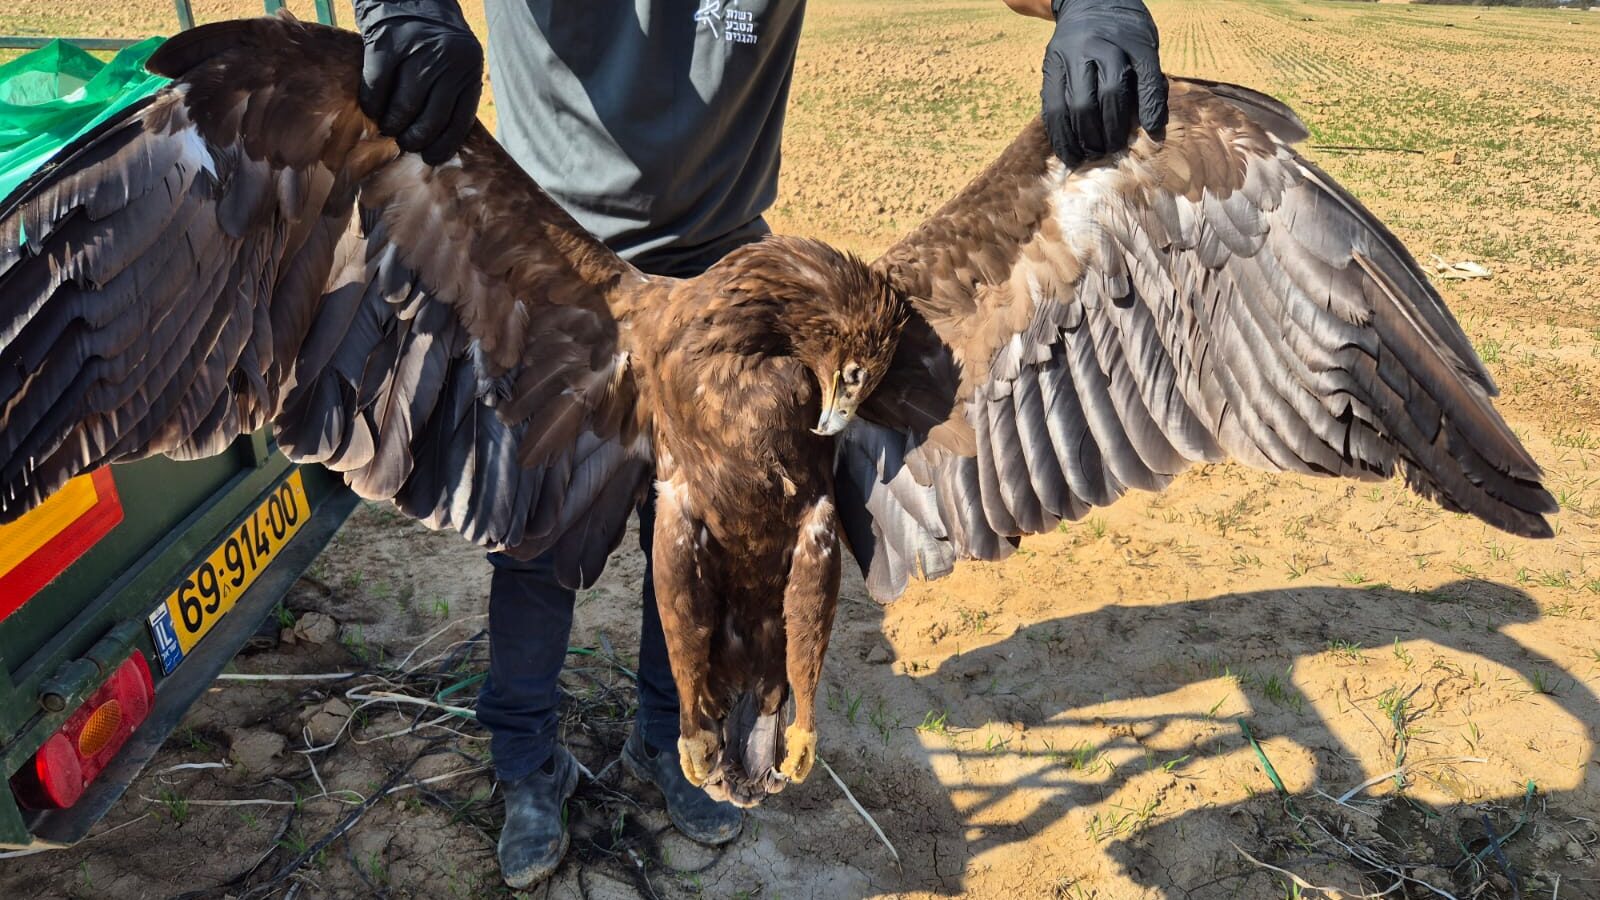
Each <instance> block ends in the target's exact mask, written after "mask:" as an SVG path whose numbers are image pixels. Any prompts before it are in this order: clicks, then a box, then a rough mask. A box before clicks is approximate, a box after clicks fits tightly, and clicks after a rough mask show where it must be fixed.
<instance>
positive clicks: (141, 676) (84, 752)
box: [11, 650, 155, 809]
mask: <svg viewBox="0 0 1600 900" xmlns="http://www.w3.org/2000/svg"><path fill="white" fill-rule="evenodd" d="M154 700H155V685H154V683H153V682H152V680H151V678H150V666H149V664H148V663H146V662H145V661H144V654H142V653H140V652H138V651H137V650H136V651H134V654H133V655H132V656H130V657H128V658H127V659H125V660H123V662H122V665H120V666H118V667H117V670H116V671H115V672H113V673H112V674H111V677H110V678H109V679H107V680H106V683H105V684H103V685H101V686H100V689H99V690H97V691H95V692H94V693H93V694H92V695H90V697H89V699H88V700H86V701H84V704H83V705H82V706H80V707H78V709H77V711H76V712H74V713H73V714H72V716H71V717H70V718H68V719H67V721H66V724H64V725H62V726H61V728H60V730H58V731H57V732H56V733H55V734H52V735H51V736H50V738H49V739H48V740H46V741H45V742H44V746H42V747H40V748H39V752H38V753H35V754H34V755H33V758H32V759H30V760H28V762H27V764H26V765H24V766H23V767H22V769H21V770H19V771H18V772H17V774H15V775H13V776H11V788H12V790H13V791H14V792H15V793H16V795H17V799H18V800H20V801H21V802H22V804H23V805H24V806H27V807H29V808H32V809H65V808H66V807H69V806H71V805H72V804H74V803H77V802H78V798H79V797H82V796H83V791H84V789H85V788H87V787H88V786H89V783H90V782H92V781H94V779H95V777H96V776H98V775H99V774H100V771H101V770H102V769H104V768H105V767H106V766H107V765H108V764H110V762H111V760H112V759H113V758H114V757H115V756H116V755H117V751H118V750H121V749H122V745H123V744H124V743H126V742H127V740H128V735H130V734H133V732H134V729H136V728H138V727H139V725H140V724H141V723H143V722H144V720H145V717H146V716H148V715H150V704H151V703H152V702H154Z"/></svg>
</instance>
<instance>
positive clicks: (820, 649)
mask: <svg viewBox="0 0 1600 900" xmlns="http://www.w3.org/2000/svg"><path fill="white" fill-rule="evenodd" d="M837 526H838V522H837V521H836V519H835V516H834V511H833V502H832V501H831V500H830V499H829V498H827V497H822V498H820V499H818V500H817V502H816V504H815V505H813V506H812V507H811V509H810V510H808V511H807V512H806V515H805V517H804V519H802V521H801V523H800V539H799V540H798V541H796V542H795V548H794V558H793V561H792V562H790V564H789V584H788V586H787V587H786V588H784V592H783V625H784V632H785V636H786V637H787V639H788V675H789V689H790V690H791V691H793V692H794V724H792V725H790V726H789V727H788V729H786V730H785V731H784V733H783V739H784V745H785V747H786V750H785V752H784V757H783V763H782V764H781V765H779V766H778V774H780V775H782V776H783V777H785V778H787V779H789V780H790V781H804V780H805V779H806V776H807V775H809V774H811V766H812V764H813V763H815V762H816V758H817V682H818V681H820V680H821V678H822V657H823V655H824V654H825V653H827V651H828V634H829V632H831V631H832V630H833V614H834V610H835V609H836V608H837V607H838V604H839V530H838V527H837Z"/></svg>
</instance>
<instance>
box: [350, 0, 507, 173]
mask: <svg viewBox="0 0 1600 900" xmlns="http://www.w3.org/2000/svg"><path fill="white" fill-rule="evenodd" d="M355 6H356V24H357V25H358V26H359V27H360V29H361V40H362V43H364V44H365V45H366V55H365V56H364V58H363V60H362V65H361V94H360V102H361V111H362V112H364V113H366V114H367V115H368V116H370V117H371V118H372V119H373V120H374V121H376V122H377V123H378V130H379V131H382V132H383V133H384V134H386V135H388V136H390V137H393V138H394V139H395V143H397V144H399V145H400V149H402V150H405V151H407V152H410V153H420V154H422V161H423V162H425V163H427V164H428V165H431V166H436V165H438V164H439V163H442V162H444V161H445V160H447V159H449V158H450V157H451V156H453V155H455V152H456V150H458V149H460V147H461V142H462V141H465V140H466V139H467V132H468V131H470V130H471V129H472V122H473V119H474V118H475V117H476V116H477V113H478V97H479V95H481V94H482V93H483V48H482V47H481V46H479V44H478V39H477V38H476V37H475V36H473V34H472V30H471V29H469V28H468V27H467V20H466V17H465V16H463V15H462V14H461V7H460V6H459V5H457V3H456V0H355Z"/></svg>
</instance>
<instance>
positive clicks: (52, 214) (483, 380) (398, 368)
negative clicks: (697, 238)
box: [0, 19, 650, 583]
mask: <svg viewBox="0 0 1600 900" xmlns="http://www.w3.org/2000/svg"><path fill="white" fill-rule="evenodd" d="M150 64H151V67H152V69H154V70H155V71H157V72H159V73H161V74H165V75H169V76H172V77H173V78H174V79H176V80H175V81H174V82H173V83H172V84H170V85H169V86H167V87H166V88H165V89H163V90H162V91H161V92H159V93H158V94H157V95H155V96H154V97H152V98H151V99H150V100H149V101H148V102H145V103H143V104H141V105H138V106H136V107H135V108H133V109H130V110H129V111H127V112H125V113H124V114H122V115H120V116H118V117H116V118H114V119H112V120H111V121H109V122H107V123H106V124H105V125H104V126H102V127H100V128H98V129H96V130H95V131H94V132H93V133H92V134H90V135H87V136H86V137H85V138H84V139H82V140H80V141H77V142H75V143H74V145H72V146H71V147H69V148H66V150H65V151H64V152H63V153H62V154H61V155H60V156H58V157H57V159H56V161H55V162H54V163H53V164H52V165H51V166H49V167H48V168H47V169H46V170H44V171H42V172H40V173H39V174H37V175H36V176H35V177H34V178H32V179H31V180H30V181H29V182H28V183H26V184H24V185H23V186H22V187H20V188H19V189H18V190H17V191H16V192H14V193H13V195H12V196H11V197H10V198H9V199H8V200H7V202H6V203H5V205H4V206H3V207H0V522H4V521H8V520H10V519H13V518H16V517H17V516H19V515H21V514H22V513H23V512H25V511H26V510H28V509H30V508H31V507H33V506H35V505H37V504H38V503H39V502H40V501H41V500H42V499H43V498H44V497H45V496H47V495H49V494H50V493H51V492H53V491H54V490H55V489H57V488H58V487H60V486H61V485H62V484H63V483H64V482H65V481H66V480H67V479H69V478H71V477H72V476H74V475H76V474H78V473H80V472H83V471H85V470H88V469H91V468H93V467H96V466H100V465H103V464H106V463H110V462H115V461H117V460H125V459H133V458H138V457H141V456H146V455H150V454H155V453H165V454H168V455H170V456H174V457H179V458H184V457H198V456H205V455H209V454H213V453H217V452H219V451H221V450H222V449H223V448H224V447H225V446H226V445H227V444H228V443H229V442H230V441H231V440H232V439H233V438H234V437H236V436H237V435H239V434H241V433H244V432H248V431H252V430H254V429H256V428H259V427H261V426H263V425H265V424H267V423H269V422H270V423H271V424H272V425H273V427H274V430H275V432H276V435H277V438H278V441H279V443H280V445H281V446H282V447H283V448H284V449H285V451H287V453H288V454H289V455H290V456H291V457H292V458H294V459H296V460H299V461H313V462H320V463H325V464H326V465H328V466H330V467H331V468H334V469H336V470H339V471H341V472H343V473H344V477H345V478H346V480H347V481H348V482H349V483H350V485H351V486H352V487H354V488H355V489H356V491H357V492H359V493H360V494H362V495H363V496H366V497H369V498H381V499H387V500H392V501H393V502H394V503H395V504H396V505H397V506H398V507H399V508H400V509H401V510H402V511H403V512H405V513H407V514H408V515H411V516H414V517H416V518H419V519H421V520H423V521H425V522H427V523H429V524H430V525H433V526H434V527H450V528H455V529H458V530H459V531H461V532H462V533H464V534H465V535H466V536H467V537H469V538H471V539H473V540H475V541H477V542H479V543H481V544H483V545H485V546H488V547H493V548H503V549H510V550H513V551H514V552H517V553H518V554H519V555H531V554H532V553H534V552H537V551H540V550H543V549H546V548H549V547H558V548H559V549H560V550H561V551H562V553H561V558H562V560H563V563H564V565H563V571H562V572H561V573H560V574H561V577H562V578H563V580H565V581H567V582H569V583H578V582H588V581H591V580H592V579H593V578H594V577H595V576H597V575H598V574H599V570H600V567H601V565H603V563H604V560H605V557H606V555H607V554H608V553H609V551H610V550H612V549H613V548H614V547H615V545H616V543H617V541H618V540H619V539H620V536H621V532H622V526H623V524H624V523H625V521H626V518H627V515H628V512H629V511H630V510H631V508H632V504H633V501H634V499H635V498H636V496H637V495H638V493H639V492H640V490H641V489H642V486H643V484H644V483H645V482H644V479H645V478H647V477H648V471H649V467H650V460H649V446H648V441H647V440H646V439H644V438H642V437H641V433H642V432H643V431H644V429H643V427H642V425H643V423H642V422H641V421H640V420H639V416H638V414H637V411H636V410H635V408H634V407H635V403H634V390H633V379H632V376H631V374H630V372H629V370H628V362H627V360H628V346H627V342H626V339H625V337H622V336H620V334H619V333H620V332H621V331H623V330H624V329H622V328H621V327H620V326H621V325H622V324H625V323H626V320H627V317H628V315H629V312H630V304H631V303H633V302H634V300H635V299H637V295H638V293H639V291H640V288H641V286H642V285H646V284H647V281H646V280H645V279H644V278H643V277H642V276H640V275H639V274H638V273H637V272H636V271H634V270H633V269H632V268H631V267H629V266H628V265H627V264H626V263H624V262H622V261H621V260H619V259H618V258H617V257H615V256H614V255H612V254H611V253H610V252H609V251H608V250H606V249H605V247H604V246H603V245H601V244H599V243H598V242H596V241H595V240H593V239H592V238H591V237H590V236H588V235H587V234H585V233H584V232H583V231H582V229H581V228H579V227H578V225H577V224H576V223H574V222H573V221H572V220H571V219H570V218H568V217H567V216H566V214H565V213H563V212H562V211H561V210H560V208H559V207H557V206H556V204H555V203H554V202H553V201H551V200H550V199H549V198H548V197H546V196H545V195H544V194H543V193H542V192H541V191H540V190H539V188H538V187H537V186H536V185H535V184H534V183H533V182H532V181H531V180H530V179H529V178H528V177H527V176H526V175H525V174H524V173H523V172H522V171H521V170H520V169H518V168H517V166H516V165H515V164H514V163H513V162H512V161H511V159H510V158H509V157H508V156H507V155H506V154H505V152H504V151H503V150H502V149H501V148H500V147H499V146H498V145H497V144H495V142H494V141H493V139H492V138H490V137H489V135H488V133H487V132H486V131H484V129H483V128H482V126H475V130H474V131H473V133H472V136H471V138H470V139H469V140H468V141H467V143H466V145H465V146H464V147H463V148H462V149H461V152H460V153H459V155H458V156H457V157H455V158H454V159H452V160H449V161H447V162H445V163H444V164H442V165H440V166H438V167H436V168H430V167H428V166H426V165H425V164H423V163H422V161H421V160H420V158H418V157H416V156H413V155H406V154H401V153H399V152H398V150H397V149H396V147H395V146H394V143H393V142H392V141H390V140H387V139H384V138H381V137H380V136H379V135H378V134H377V133H376V128H375V126H374V125H373V123H371V122H370V121H369V120H367V119H366V118H365V117H364V116H363V115H362V114H361V112H360V110H359V108H358V107H357V104H356V88H357V85H358V84H359V81H360V66H361V42H360V39H359V38H358V37H357V36H356V35H354V34H351V33H348V32H341V31H336V30H333V29H329V28H324V27H321V26H316V25H311V24H301V23H298V22H295V21H293V20H288V19H255V20H248V21H240V22H228V23H220V24H217V25H210V26H205V27H202V28H199V29H195V30H193V31H190V32H186V33H184V34H181V35H179V36H177V37H175V38H173V39H172V40H170V41H169V42H167V43H166V44H165V45H164V46H163V47H162V48H161V49H160V50H159V51H158V52H157V53H156V55H155V56H154V57H153V58H152V59H151V63H150Z"/></svg>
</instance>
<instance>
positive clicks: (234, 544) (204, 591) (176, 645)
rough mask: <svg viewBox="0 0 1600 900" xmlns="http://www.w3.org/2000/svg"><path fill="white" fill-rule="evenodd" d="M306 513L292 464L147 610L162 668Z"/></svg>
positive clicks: (232, 599) (196, 637)
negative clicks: (167, 593)
mask: <svg viewBox="0 0 1600 900" xmlns="http://www.w3.org/2000/svg"><path fill="white" fill-rule="evenodd" d="M310 517H311V506H310V504H309V503H307V502H306V489H305V485H304V484H302V483H301V479H300V472H299V470H298V469H297V470H295V471H294V472H292V473H290V475H289V477H288V478H287V479H285V480H284V481H283V483H282V484H279V485H278V487H277V489H276V490H274V491H273V492H272V496H270V497H268V498H267V499H266V500H265V501H263V502H262V503H261V505H260V506H257V507H256V508H255V511H254V512H252V513H251V514H250V516H249V517H248V518H246V519H245V520H244V522H243V523H241V524H240V525H239V527H238V528H235V529H234V531H233V533H232V534H231V535H229V536H228V539H227V540H225V541H223V542H222V543H221V544H219V545H217V548H216V549H215V550H212V551H211V554H210V555H209V556H207V557H206V560H205V561H204V562H202V563H201V564H200V565H199V566H198V567H197V568H196V569H195V570H194V572H192V573H190V575H189V577H187V578H185V579H184V580H183V582H182V583H181V584H179V585H178V589H177V590H175V591H173V592H172V594H171V595H170V596H168V597H167V599H166V602H164V603H162V604H161V605H160V606H157V607H156V608H155V609H154V610H153V611H152V612H151V613H150V618H149V623H150V633H151V636H152V637H154V639H155V645H156V651H157V655H159V656H160V657H161V667H162V669H164V670H165V671H167V672H168V673H170V672H171V671H172V670H173V669H174V668H176V667H177V665H178V663H180V662H182V661H183V658H184V657H185V656H187V655H188V654H189V651H190V650H193V649H194V647H195V645H196V644H198V643H200V639H201V638H204V637H205V636H206V635H207V634H208V633H210V631H211V629H212V628H214V627H216V624H217V622H218V621H220V620H221V619H222V617H223V616H225V615H227V614H228V611H229V610H231V609H233V605H234V603H236V602H238V600H239V597H240V596H241V595H243V594H244V592H245V591H246V590H248V589H249V587H250V584H251V583H252V582H254V581H255V580H256V576H257V575H260V574H261V571H262V570H263V569H265V568H266V567H267V565H268V564H269V563H271V562H272V560H273V559H275V558H276V557H277V555H278V551H279V550H281V549H282V548H283V545H284V544H287V543H288V542H289V539H290V538H292V537H294V534H295V532H296V531H299V530H300V526H301V525H304V524H305V522H306V520H307V519H309V518H310Z"/></svg>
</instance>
